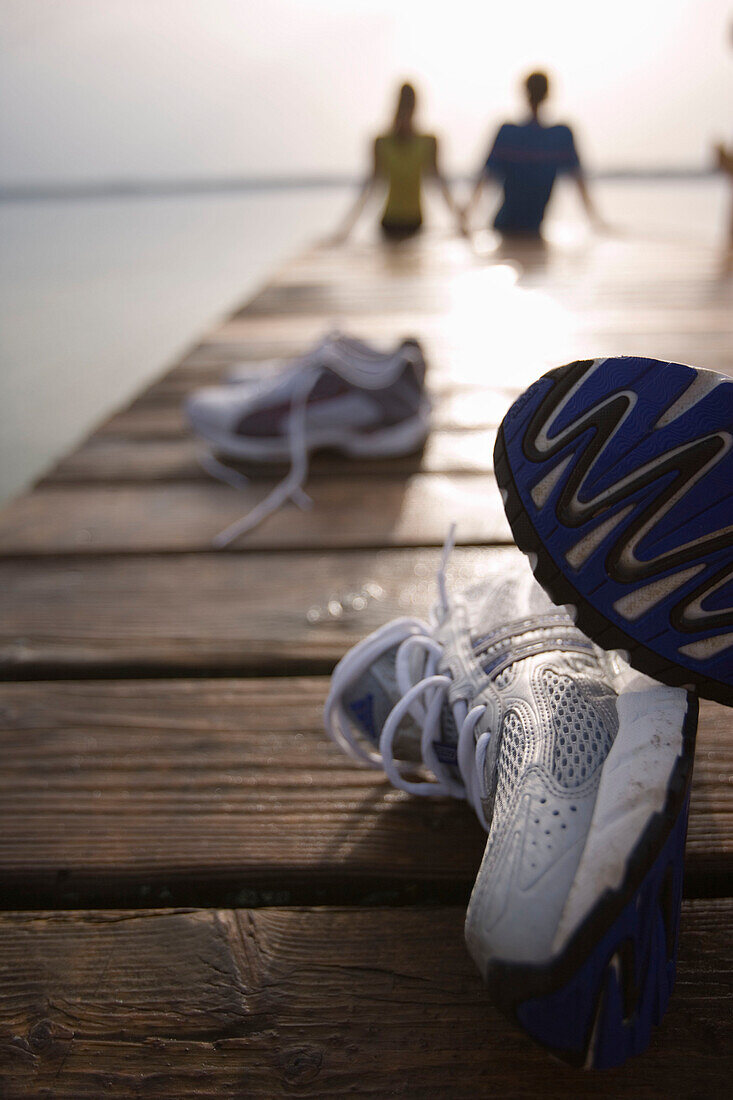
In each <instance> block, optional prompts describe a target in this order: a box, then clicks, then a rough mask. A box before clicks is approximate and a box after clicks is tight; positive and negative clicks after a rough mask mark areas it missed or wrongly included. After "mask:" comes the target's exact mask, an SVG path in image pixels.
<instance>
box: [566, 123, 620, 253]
mask: <svg viewBox="0 0 733 1100" xmlns="http://www.w3.org/2000/svg"><path fill="white" fill-rule="evenodd" d="M563 129H564V131H565V134H566V138H567V151H566V155H565V163H564V165H561V166H560V170H561V171H562V170H564V171H565V172H567V174H568V175H569V176H570V177H571V179H572V180H573V181H574V183H575V186H576V187H577V189H578V196H579V198H580V201H581V204H582V206H583V209H584V210H585V213H586V216H587V218H588V221H589V222H590V224H591V225H592V226H593V228H594V229H596V230H597V231H598V232H601V233H602V232H606V231H608V229H609V226H608V225H607V224H606V222H605V221H604V220H603V218H602V217H601V215H600V213H599V212H598V208H597V207H596V204H595V203H594V201H593V199H592V198H591V194H590V191H589V190H588V184H587V183H586V179H585V172H584V171H583V165H582V162H581V160H580V156H579V154H578V150H577V148H576V145H575V138H574V136H573V132H572V130H571V129H570V127H569V126H568V127H563Z"/></svg>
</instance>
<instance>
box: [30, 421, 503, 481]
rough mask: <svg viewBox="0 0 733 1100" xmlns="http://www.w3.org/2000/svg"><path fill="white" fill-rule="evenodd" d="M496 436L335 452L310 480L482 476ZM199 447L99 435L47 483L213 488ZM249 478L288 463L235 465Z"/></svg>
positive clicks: (444, 435)
mask: <svg viewBox="0 0 733 1100" xmlns="http://www.w3.org/2000/svg"><path fill="white" fill-rule="evenodd" d="M495 439H496V432H495V431H494V429H491V428H484V429H480V430H478V431H473V430H469V431H465V432H448V431H435V432H433V433H432V434H431V435H430V437H429V438H428V440H427V442H426V444H425V447H424V449H423V450H421V451H419V452H417V453H416V454H413V455H405V456H403V457H399V458H381V459H377V458H372V459H354V458H347V457H346V456H344V455H340V454H335V453H326V452H320V453H318V454H316V455H313V456H312V458H311V462H310V467H309V472H308V480H309V482H310V479H311V478H323V477H333V476H334V474H336V475H346V476H348V477H374V476H377V477H384V476H387V477H398V478H407V477H410V476H412V475H414V474H417V473H419V472H420V471H423V472H425V473H437V474H467V473H471V474H483V473H491V472H492V469H493V455H494V441H495ZM199 453H200V444H199V443H197V441H196V440H194V439H192V438H185V439H155V438H154V439H148V438H139V439H138V438H135V437H128V436H120V437H117V436H112V435H108V434H102V435H97V436H95V437H93V438H92V439H91V440H89V441H88V442H87V443H85V444H84V445H83V446H81V447H79V448H78V450H76V451H74V452H73V453H72V454H70V455H69V456H68V457H67V458H64V459H62V460H61V461H60V462H59V463H58V465H57V466H56V467H54V469H53V470H52V471H50V473H49V475H48V477H46V478H45V479H44V482H45V484H48V485H51V484H57V483H64V484H78V483H84V484H115V483H118V482H136V483H137V482H156V481H199V482H205V483H206V484H210V482H211V475H210V474H208V473H207V472H206V471H205V470H204V469H203V467H202V465H201V462H200V461H199V458H198V455H199ZM232 465H233V466H234V467H235V468H236V469H238V470H240V471H241V472H242V473H244V474H245V476H247V477H250V478H254V479H255V480H261V479H262V478H263V477H268V476H270V477H278V476H280V477H282V476H284V475H285V473H287V470H288V464H287V463H279V464H264V463H260V464H258V465H257V466H254V465H253V464H251V463H250V464H246V463H232Z"/></svg>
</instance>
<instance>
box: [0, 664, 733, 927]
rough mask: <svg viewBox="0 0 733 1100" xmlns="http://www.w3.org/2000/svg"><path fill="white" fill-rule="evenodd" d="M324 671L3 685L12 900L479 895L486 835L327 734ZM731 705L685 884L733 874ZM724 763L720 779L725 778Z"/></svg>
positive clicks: (708, 883)
mask: <svg viewBox="0 0 733 1100" xmlns="http://www.w3.org/2000/svg"><path fill="white" fill-rule="evenodd" d="M327 687H328V681H327V680H326V679H325V678H324V679H304V678H300V679H267V680H173V681H164V680H152V681H151V680H148V681H85V682H73V681H71V682H66V681H59V682H55V683H39V682H35V683H27V684H26V683H7V684H3V685H2V686H0V703H1V704H2V726H1V727H0V729H1V730H2V733H1V734H0V737H1V738H2V755H3V768H2V772H0V878H1V879H2V882H3V889H4V904H5V905H6V906H13V907H28V906H34V907H35V906H43V907H54V908H58V907H64V908H65V907H72V908H77V907H79V906H85V905H102V906H105V905H140V904H170V903H173V904H180V905H199V904H206V905H230V904H253V903H254V902H255V901H257V902H259V903H261V902H262V900H263V899H264V900H265V901H269V902H274V903H277V904H293V903H299V902H301V903H302V902H305V903H313V902H322V901H326V902H334V901H336V902H339V903H340V902H343V901H346V900H351V901H356V902H363V901H365V899H367V898H368V899H371V900H372V901H374V900H377V899H380V898H381V899H382V901H385V900H386V899H389V900H390V901H391V902H392V903H404V902H406V901H411V900H412V901H414V900H420V899H422V900H425V899H430V900H440V899H442V900H450V901H455V900H461V901H465V900H467V898H468V895H469V892H470V889H471V886H472V884H473V880H474V878H475V875H476V869H477V867H478V865H479V862H480V859H481V855H482V852H483V847H484V843H485V836H484V834H483V832H482V830H481V829H480V827H479V825H478V822H477V820H476V818H475V816H474V815H473V813H472V812H470V811H469V809H468V807H466V806H465V805H464V804H463V803H461V802H456V801H451V800H434V799H420V798H413V797H411V796H409V795H407V794H405V793H404V792H402V791H397V790H394V789H393V788H392V787H391V786H390V785H389V784H388V783H387V781H386V780H385V778H384V777H383V776H382V775H381V773H379V772H376V771H373V770H372V769H369V768H361V767H359V766H357V765H355V764H354V763H353V761H351V760H350V759H349V758H347V757H345V756H344V755H343V754H342V753H341V752H340V750H338V749H337V748H336V747H335V746H334V745H332V744H331V743H330V741H329V740H328V739H327V738H326V736H325V734H324V733H323V730H322V717H321V712H322V706H323V702H324V699H325V696H326V691H327ZM730 721H731V712H730V711H729V710H726V709H725V708H722V707H718V706H715V705H713V704H704V705H703V717H702V721H701V723H700V732H699V742H698V751H697V757H696V766H695V775H694V780H693V798H692V810H691V814H690V829H689V836H688V843H687V880H686V889H687V891H688V893H689V894H693V895H698V894H706V895H707V894H715V893H718V894H721V893H723V892H728V890H729V888H730V884H731V872H732V871H733V786H732V785H731V783H730V782H728V781H727V780H728V778H729V777H730V775H731V773H732V772H733V738H731V736H730V732H731V730H730ZM721 777H723V780H724V781H721Z"/></svg>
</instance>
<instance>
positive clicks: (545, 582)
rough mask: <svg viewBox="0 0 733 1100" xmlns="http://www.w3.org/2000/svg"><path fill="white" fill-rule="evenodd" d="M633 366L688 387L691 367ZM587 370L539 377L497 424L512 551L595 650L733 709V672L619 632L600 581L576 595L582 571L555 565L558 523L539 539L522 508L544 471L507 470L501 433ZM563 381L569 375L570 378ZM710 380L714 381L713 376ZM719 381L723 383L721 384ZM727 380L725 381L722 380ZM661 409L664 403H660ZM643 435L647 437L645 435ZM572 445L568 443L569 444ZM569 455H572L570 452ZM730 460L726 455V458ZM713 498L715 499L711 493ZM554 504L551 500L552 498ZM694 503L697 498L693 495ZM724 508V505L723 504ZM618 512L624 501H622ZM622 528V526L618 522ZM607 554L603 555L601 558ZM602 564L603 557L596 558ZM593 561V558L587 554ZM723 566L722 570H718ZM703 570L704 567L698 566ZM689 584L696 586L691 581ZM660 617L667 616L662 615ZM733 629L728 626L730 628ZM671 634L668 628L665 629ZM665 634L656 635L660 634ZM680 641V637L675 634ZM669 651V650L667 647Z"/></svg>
mask: <svg viewBox="0 0 733 1100" xmlns="http://www.w3.org/2000/svg"><path fill="white" fill-rule="evenodd" d="M634 362H638V363H641V364H643V365H644V366H645V369H646V371H647V373H648V372H652V376H654V375H656V374H657V373H660V370H659V368H660V366H664V367H666V368H669V369H670V370H673V369H674V368H677V367H678V368H679V370H680V371H685V372H687V375H686V377H685V379H684V381H685V382H686V383H687V384H688V385H689V375H690V372H691V371H693V368H689V367H682V366H680V365H678V364H663V365H660V364H658V363H657V362H656V361H655V360H636V361H634ZM591 365H592V361H586V362H579V363H569V364H567V365H566V366H564V367H560V368H558V369H557V370H555V371H551V372H550V373H549V374H548V375H544V376H543V377H542V378H541V379H539V381H538V382H537V383H535V384H534V385H533V386H532V387H530V389H529V390H527V391H526V392H525V393H524V394H523V395H522V396H521V397H520V398H519V399H518V401H517V402H515V405H514V406H513V407H512V409H511V410H510V412H509V413H508V414H507V418H505V420H504V423H503V424H502V425H501V427H500V429H499V432H498V435H497V440H496V446H495V449H494V469H495V475H496V479H497V483H498V485H499V488H500V489H501V490H502V494H503V497H504V507H505V511H506V515H507V519H508V521H509V524H510V527H511V529H512V533H513V535H514V538H515V541H516V543H517V546H518V547H519V548H520V550H522V551H523V552H524V553H525V554H528V555H531V557H532V558H533V570H534V573H535V577H536V578H537V580H538V581H539V583H540V584H541V585H542V586H543V587H544V588H545V590H546V591H547V593H548V594H549V596H550V597H551V599H552V600H553V601H554V602H555V603H557V604H565V605H572V607H573V608H574V610H575V615H576V623H577V625H578V627H579V628H580V629H581V630H582V631H583V632H584V633H585V634H586V635H587V636H588V637H590V638H592V639H593V641H595V642H596V643H597V644H598V645H600V646H602V647H603V648H604V649H618V650H624V651H626V653H627V654H628V659H629V661H630V662H631V664H632V665H634V667H636V668H638V669H639V670H640V671H642V672H645V673H646V674H647V675H649V676H652V677H654V678H655V679H657V680H660V681H662V682H663V683H666V684H669V685H670V686H672V687H694V688H695V689H696V690H697V691H698V692H699V693H700V694H701V695H702V696H704V697H706V698H710V699H713V700H716V701H717V702H720V703H724V704H726V705H728V706H733V669H731V678H730V681H729V682H726V681H727V680H728V678H727V677H726V679H725V680H721V679H719V678H718V676H717V675H716V676H714V677H713V676H711V675H710V673H709V672H708V671H701V670H700V668H695V667H694V665H693V664H692V663H689V664H688V663H686V658H685V657H684V656H683V655H680V654H679V653H677V656H676V657H675V658H674V659H673V658H671V657H670V656H669V653H664V652H660V651H658V650H657V649H655V648H653V647H652V646H651V645H648V644H645V642H644V641H642V640H640V638H639V637H638V636H635V635H634V634H632V633H631V628H629V629H623V627H621V626H620V625H619V623H618V622H617V621H614V620H612V619H611V618H609V614H612V613H613V608H612V607H610V606H609V605H610V599H609V597H608V596H607V595H606V594H605V593H604V591H603V590H602V589H603V582H602V581H601V584H600V587H598V586H596V589H595V590H592V591H590V592H586V593H584V592H583V591H581V585H582V584H583V582H584V578H583V571H584V567H581V568H580V569H579V570H578V571H577V572H576V574H575V577H574V580H575V583H573V580H571V579H570V576H568V573H571V572H572V570H571V569H570V568H569V567H568V570H567V572H566V571H565V570H564V569H562V568H559V567H558V564H557V562H556V560H555V558H554V557H553V555H552V553H551V552H550V550H549V549H548V546H547V545H546V543H547V542H548V541H550V542H551V541H553V538H554V537H555V535H556V534H557V532H558V531H559V530H560V527H561V524H560V522H559V521H558V522H557V524H556V525H555V529H554V531H553V532H551V533H550V534H549V536H548V535H547V534H546V535H545V538H544V539H543V538H542V537H541V536H540V534H539V533H538V531H537V529H536V527H535V524H534V523H533V520H532V518H530V514H529V508H528V504H527V496H528V493H529V492H530V491H531V490H530V487H529V485H528V484H525V482H528V481H529V480H530V477H531V479H532V484H533V485H535V487H536V483H537V482H538V477H539V476H542V473H543V471H539V473H538V472H537V470H536V469H532V468H531V464H530V463H529V462H525V463H524V465H523V468H522V470H521V475H517V474H516V472H515V470H514V469H513V468H512V464H511V463H510V457H509V453H508V452H509V446H508V443H507V438H506V428H507V424H508V420H509V418H511V417H512V416H513V417H514V420H515V421H516V420H517V418H519V419H521V421H522V423H521V426H520V427H519V428H518V429H517V430H515V431H514V432H513V440H516V438H517V436H518V435H522V434H524V433H525V430H526V426H527V422H528V417H529V416H530V415H531V414H532V413H533V412H534V411H535V410H536V409H537V407H538V406H539V405H540V404H541V402H542V401H543V400H544V399H545V398H546V397H547V395H548V393H550V392H551V390H550V386H551V385H557V384H558V383H559V384H560V385H562V384H563V383H565V384H566V386H567V382H568V381H572V377H573V376H575V377H577V376H578V374H580V373H581V372H582V370H583V369H587V368H588V367H590V366H591ZM695 375H696V376H699V375H702V376H710V375H711V372H707V371H696V372H695ZM568 376H571V377H570V378H569V377H568ZM712 377H713V378H715V377H716V376H714V375H713V376H712ZM721 380H722V379H721ZM723 381H727V380H723ZM677 384H678V385H677V390H678V389H679V378H677ZM732 398H733V383H731V385H730V387H727V386H726V399H725V402H724V403H723V411H722V416H721V419H722V420H723V422H727V421H728V420H730V422H731V423H730V427H731V428H732V429H733V400H731V399H732ZM674 400H675V392H673V394H672V396H671V398H670V397H669V395H668V396H667V404H668V405H669V404H670V403H672V402H674ZM728 402H730V403H731V408H730V413H729V412H728V408H727V405H728ZM662 407H663V404H662ZM648 434H651V433H650V432H649V433H648ZM571 445H572V444H571ZM511 447H512V451H513V453H514V455H515V456H516V454H517V446H516V445H514V443H512V444H511ZM570 453H571V455H572V454H573V452H572V451H571V452H570ZM726 457H727V459H728V460H730V458H731V456H730V455H728V456H726ZM558 461H560V462H562V461H563V459H562V457H561V458H560V459H555V460H554V464H555V465H557V462H558ZM573 465H575V463H573V462H572V460H571V462H570V467H569V468H568V469H567V470H565V471H563V473H564V474H567V476H568V477H570V476H571V474H570V469H571V468H572V466H573ZM564 480H565V479H564V478H563V477H561V478H559V480H558V486H560V485H562V483H563V481H564ZM518 481H520V482H521V484H522V491H520V488H519V487H518V484H517V482H518ZM558 492H562V489H561V488H558ZM716 495H717V494H716ZM555 499H556V498H555ZM697 499H699V496H697ZM723 503H724V504H725V502H723ZM622 507H623V502H622ZM622 527H625V525H623V523H622ZM722 542H723V544H722V545H720V546H718V547H717V548H716V554H717V559H716V568H719V574H718V575H720V573H722V572H723V571H724V570H727V569H730V570H731V571H733V534H731V535H730V536H729V535H726V536H725V538H724V539H723V540H722ZM603 545H605V542H604V540H601V542H600V543H599V549H600V547H601V546H603ZM608 553H609V551H608V550H606V551H605V554H608ZM598 556H599V557H600V560H601V564H602V563H603V559H604V555H603V554H601V555H598ZM590 557H591V558H592V557H593V554H591V555H590ZM721 563H722V569H721V568H720V566H721ZM702 568H704V565H703V566H702ZM597 570H598V564H597V563H596V575H597ZM691 583H692V585H693V586H694V584H695V583H696V582H695V580H694V579H693V580H692V582H691ZM629 587H630V590H633V586H629ZM689 587H690V586H689V584H688V585H684V584H683V585H682V586H681V587H680V589H679V592H677V591H675V592H674V597H675V598H679V593H680V592H682V593H684V592H685V590H686V589H687V590H688V591H689ZM617 595H618V586H617V587H616V590H615V592H614V598H615V597H616V596H617ZM660 604H661V605H664V606H666V607H668V606H669V601H665V600H661V601H660ZM665 614H667V615H669V612H668V611H666V612H665ZM731 625H733V623H732V624H731ZM670 629H672V628H670ZM663 632H664V631H663V630H662V631H660V634H661V633H663ZM676 637H677V638H678V642H679V638H680V636H679V635H676ZM667 648H668V649H669V647H667ZM727 654H728V655H729V659H728V660H727V661H726V654H725V653H724V654H723V657H722V658H721V659H720V660H719V661H718V662H717V667H718V668H719V667H721V666H722V665H724V664H726V663H727V664H728V665H729V666H730V665H733V650H728V651H727Z"/></svg>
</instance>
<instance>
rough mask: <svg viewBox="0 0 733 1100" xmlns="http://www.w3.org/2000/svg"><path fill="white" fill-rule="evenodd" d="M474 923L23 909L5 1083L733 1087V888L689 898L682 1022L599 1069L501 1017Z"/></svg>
mask: <svg viewBox="0 0 733 1100" xmlns="http://www.w3.org/2000/svg"><path fill="white" fill-rule="evenodd" d="M462 926H463V909H462V908H457V907H456V908H453V907H443V908H433V909H419V908H414V909H408V910H404V909H403V910H393V909H383V908H381V909H380V908H376V909H369V910H363V909H353V908H352V909H348V910H342V909H329V910H322V909H321V910H313V909H276V908H275V909H261V910H237V911H229V910H218V911H209V912H201V911H193V912H185V911H184V912H181V911H176V910H172V911H169V912H155V911H152V912H151V911H148V912H142V913H137V912H114V911H102V912H95V913H84V912H82V913H69V914H60V913H36V914H33V913H8V914H3V915H2V916H0V942H1V943H2V955H1V961H0V968H1V969H2V979H3V980H2V983H1V985H0V1006H1V1009H0V1020H1V1021H2V1022H1V1023H0V1066H2V1068H3V1069H4V1071H5V1091H4V1092H3V1096H4V1098H5V1100H21V1098H30V1097H33V1098H34V1100H44V1098H51V1097H53V1098H54V1100H82V1098H84V1097H92V1098H94V1100H97V1098H98V1097H99V1096H102V1095H104V1096H110V1097H124V1098H125V1100H127V1098H128V1097H131V1096H151V1097H152V1096H154V1097H157V1098H164V1097H175V1098H176V1100H179V1098H180V1097H183V1096H196V1097H202V1098H204V1097H208V1098H214V1097H237V1098H240V1097H244V1096H247V1097H250V1096H251V1097H267V1098H270V1097H281V1096H283V1097H285V1096H300V1097H327V1096H333V1097H343V1096H346V1095H350V1094H357V1095H360V1096H370V1097H374V1098H377V1097H380V1098H381V1097H384V1096H393V1095H398V1096H405V1097H425V1096H430V1097H445V1098H450V1100H462V1098H466V1100H468V1098H469V1097H470V1098H473V1097H476V1096H487V1097H488V1096H496V1095H501V1094H504V1095H507V1096H511V1097H521V1098H526V1100H530V1098H532V1100H534V1097H536V1096H543V1097H558V1098H562V1100H564V1098H565V1097H567V1096H568V1095H578V1094H579V1090H580V1091H581V1092H582V1095H583V1096H584V1097H609V1096H614V1097H629V1098H633V1100H639V1098H642V1100H644V1098H652V1097H654V1098H657V1097H660V1096H663V1095H668V1096H670V1095H671V1096H675V1097H699V1096H705V1097H711V1098H716V1097H723V1096H725V1095H727V1088H728V1085H729V1078H730V1073H731V1071H732V1070H733V1062H732V1059H731V1049H732V1047H731V1015H730V1012H729V1010H728V1009H729V1004H730V998H731V995H732V994H733V989H732V988H731V973H732V970H733V955H731V944H732V943H733V903H732V902H731V901H730V900H728V899H725V900H718V901H696V902H686V903H685V904H684V906H683V915H682V933H681V939H680V949H679V966H678V978H677V989H676V991H675V994H674V995H673V998H672V1001H671V1004H670V1008H669V1010H668V1012H667V1014H666V1016H665V1018H664V1020H663V1022H662V1026H661V1027H660V1028H658V1029H657V1030H656V1031H655V1034H654V1036H653V1038H652V1043H651V1046H650V1048H649V1050H648V1051H647V1052H646V1053H645V1054H643V1055H641V1056H639V1057H637V1058H636V1059H634V1060H633V1062H631V1063H629V1064H627V1065H626V1066H625V1067H623V1068H621V1069H618V1070H612V1071H604V1072H602V1073H595V1074H591V1073H588V1074H582V1071H577V1070H572V1069H570V1068H568V1067H566V1066H564V1065H562V1064H561V1063H558V1062H555V1061H554V1060H552V1059H550V1058H549V1057H548V1056H547V1055H546V1054H545V1053H544V1052H543V1051H542V1050H540V1049H539V1048H537V1047H535V1046H534V1045H533V1044H532V1043H531V1042H530V1041H529V1040H528V1039H527V1038H526V1037H525V1036H524V1035H522V1034H521V1033H519V1032H517V1031H515V1029H514V1028H513V1027H512V1026H511V1025H510V1024H509V1023H508V1022H507V1021H506V1020H505V1019H504V1018H503V1017H502V1016H500V1015H499V1013H498V1012H497V1011H496V1010H495V1009H494V1008H493V1006H492V1005H491V1004H490V1002H489V999H488V996H487V993H486V991H485V989H484V987H483V984H482V982H481V980H480V978H479V976H478V974H477V973H476V971H475V968H474V966H473V963H472V961H471V959H470V958H469V956H468V954H467V952H466V949H465V947H464V944H463V927H462ZM670 1082H671V1084H670Z"/></svg>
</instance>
